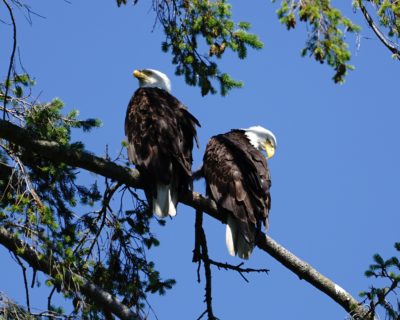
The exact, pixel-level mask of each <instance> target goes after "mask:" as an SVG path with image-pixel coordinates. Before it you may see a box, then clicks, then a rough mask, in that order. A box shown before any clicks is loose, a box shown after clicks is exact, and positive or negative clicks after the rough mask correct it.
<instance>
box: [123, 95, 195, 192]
mask: <svg viewBox="0 0 400 320" xmlns="http://www.w3.org/2000/svg"><path fill="white" fill-rule="evenodd" d="M196 125H197V126H200V124H199V122H198V120H197V119H196V118H195V117H194V116H193V115H191V114H190V113H189V112H188V111H187V110H186V107H185V106H184V105H183V104H182V103H181V102H180V101H179V100H178V99H176V98H175V97H174V96H172V95H171V94H170V93H168V92H167V91H165V90H163V89H159V88H139V89H138V90H136V92H135V93H134V94H133V96H132V98H131V100H130V102H129V104H128V109H127V112H126V118H125V134H126V136H127V138H128V143H129V146H128V154H129V159H130V160H131V161H132V162H133V163H135V165H136V166H137V167H138V169H139V170H140V171H141V173H142V174H144V175H145V176H144V180H145V183H146V184H147V188H154V187H155V186H154V183H155V181H159V182H161V183H163V184H166V185H168V184H170V183H171V180H172V178H173V177H172V174H173V172H174V174H177V175H178V178H179V180H180V181H179V187H180V188H188V186H189V185H190V183H191V174H192V173H191V167H192V149H193V140H195V141H196V142H197V135H196ZM176 171H177V173H176ZM174 179H175V178H174Z"/></svg>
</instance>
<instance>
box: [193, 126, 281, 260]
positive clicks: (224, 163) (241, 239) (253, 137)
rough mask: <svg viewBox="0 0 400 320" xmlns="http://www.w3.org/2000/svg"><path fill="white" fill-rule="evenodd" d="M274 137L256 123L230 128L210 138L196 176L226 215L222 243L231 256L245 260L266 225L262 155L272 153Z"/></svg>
mask: <svg viewBox="0 0 400 320" xmlns="http://www.w3.org/2000/svg"><path fill="white" fill-rule="evenodd" d="M275 148H276V138H275V136H274V134H273V133H272V132H271V131H269V130H267V129H265V128H263V127H260V126H254V127H250V128H248V129H234V130H231V131H230V132H227V133H224V134H219V135H216V136H214V137H212V138H211V139H210V140H209V142H208V144H207V147H206V151H205V154H204V158H203V166H202V168H201V169H200V170H199V171H200V172H199V173H197V178H198V177H199V176H203V177H204V178H205V180H206V189H207V195H208V196H209V197H211V198H212V199H213V200H214V201H215V202H216V203H217V208H218V211H219V212H224V213H226V214H227V225H226V246H227V248H228V251H229V253H230V254H231V255H232V256H235V255H238V256H239V257H240V258H242V259H248V258H249V256H250V254H251V252H252V251H253V248H254V245H255V234H256V230H261V223H262V224H263V225H264V226H265V228H266V229H267V228H268V215H269V210H270V208H271V197H270V193H269V189H270V187H271V179H270V173H269V170H268V165H267V161H266V158H265V156H264V155H263V154H262V153H261V151H262V150H265V152H266V154H267V158H270V157H272V156H273V155H274V153H275Z"/></svg>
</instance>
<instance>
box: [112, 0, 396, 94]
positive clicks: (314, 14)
mask: <svg viewBox="0 0 400 320" xmlns="http://www.w3.org/2000/svg"><path fill="white" fill-rule="evenodd" d="M137 2H138V0H133V1H128V0H117V4H118V6H121V5H126V4H128V3H133V4H136V3H137ZM272 2H278V1H277V0H272ZM279 3H280V7H279V9H278V10H277V16H278V18H279V20H280V21H281V23H282V24H283V25H285V26H286V28H287V29H288V30H290V29H294V28H295V27H296V26H297V24H298V21H300V22H304V23H305V24H306V25H307V28H308V30H309V31H308V33H307V38H306V41H305V46H304V48H303V49H302V50H301V55H302V56H311V57H314V59H315V60H316V61H318V62H320V63H321V64H322V63H327V64H328V65H329V66H330V67H332V68H333V70H334V75H333V77H332V79H333V81H334V82H335V83H343V82H344V80H345V76H346V74H347V71H349V70H353V69H354V66H353V65H351V64H350V59H351V52H350V49H349V42H348V41H351V40H348V39H347V38H346V36H347V35H348V34H350V33H359V32H361V28H360V26H358V25H357V24H355V23H353V22H352V21H351V20H350V19H349V18H348V17H345V16H344V15H343V14H342V13H341V11H340V10H339V9H338V8H336V7H335V6H334V5H333V4H332V3H331V1H330V0H281V1H279ZM363 3H370V4H371V5H372V6H373V10H374V12H375V13H376V16H377V19H378V20H379V23H380V25H381V26H382V27H383V28H384V30H386V31H387V36H388V37H389V38H391V39H393V40H394V41H395V43H393V47H394V48H395V49H391V51H392V52H393V51H394V52H395V53H394V54H393V57H395V58H396V57H397V58H398V57H399V54H398V52H399V50H398V49H399V46H398V40H399V30H400V3H399V1H396V0H371V1H367V0H354V1H353V7H354V8H355V10H357V9H359V7H360V4H363ZM251 5H254V4H251ZM348 5H349V6H350V5H351V3H349V4H348ZM233 9H234V8H232V6H231V4H229V2H228V1H227V0H218V1H209V0H192V1H190V0H172V1H167V0H153V10H154V12H155V13H156V15H157V18H158V21H159V23H160V24H161V25H162V26H163V28H164V33H165V41H164V42H163V43H162V50H163V51H165V52H170V53H171V54H172V62H173V63H174V64H175V65H176V74H177V75H182V76H184V77H185V80H186V83H188V84H189V85H192V86H199V87H200V89H201V93H202V94H203V95H206V94H208V93H212V94H214V93H216V92H217V88H216V86H215V82H217V83H218V84H219V87H220V93H221V94H222V95H226V94H227V93H228V92H229V90H231V89H233V88H240V87H242V86H243V83H242V82H240V81H237V80H234V79H232V77H231V76H230V75H229V73H227V72H223V71H221V70H220V69H219V66H218V62H219V59H221V58H222V57H223V55H224V53H225V52H226V51H227V49H230V50H231V51H233V52H235V53H236V54H237V57H238V58H239V59H244V58H246V55H247V51H248V48H252V49H261V48H262V46H263V45H262V43H261V41H260V40H259V38H258V36H257V35H255V34H253V33H250V32H249V29H250V27H251V25H250V23H248V22H235V21H233V20H232V10H233ZM350 39H352V38H350Z"/></svg>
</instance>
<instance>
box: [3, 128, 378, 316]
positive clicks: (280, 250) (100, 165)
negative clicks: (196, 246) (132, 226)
mask: <svg viewBox="0 0 400 320" xmlns="http://www.w3.org/2000/svg"><path fill="white" fill-rule="evenodd" d="M0 138H3V139H6V140H8V141H9V142H12V143H14V144H17V145H19V146H21V147H24V148H27V149H28V150H30V151H32V152H36V153H38V154H40V155H41V156H42V157H45V158H47V159H49V160H51V161H53V162H63V163H66V164H68V165H71V166H75V167H79V168H83V169H86V170H89V171H91V172H94V173H97V174H100V175H102V176H104V177H108V178H110V179H113V180H117V181H119V182H122V183H124V184H126V185H128V186H130V187H133V188H140V186H141V183H140V174H139V172H138V171H137V170H134V169H129V168H126V167H123V166H119V165H117V164H115V163H114V162H111V161H108V160H105V159H103V158H99V157H97V156H94V155H92V154H90V153H88V152H86V151H77V150H74V149H73V148H72V147H70V146H61V145H59V144H57V143H55V142H51V141H45V140H35V139H32V138H31V137H30V135H29V132H28V131H27V130H25V129H22V128H20V127H18V126H16V125H13V124H11V123H10V122H8V121H3V120H0ZM179 201H180V202H182V203H183V204H186V205H188V206H190V207H192V208H194V209H196V210H200V211H203V212H204V213H207V214H208V215H209V216H211V217H213V218H215V219H217V220H219V221H220V222H222V223H226V215H224V214H222V213H218V212H217V206H216V204H215V202H214V201H212V200H209V199H206V198H205V197H203V196H202V195H201V194H199V193H197V192H190V191H187V192H185V193H183V194H181V195H180V197H179ZM256 241H257V247H258V248H259V249H261V250H263V251H265V252H267V253H268V254H270V255H271V256H272V257H274V258H275V259H276V260H278V261H279V262H280V263H282V264H283V265H284V266H285V267H287V268H288V269H290V270H291V271H292V272H294V273H295V274H297V275H298V276H299V278H300V279H303V280H305V281H307V282H308V283H310V284H311V285H313V286H314V287H316V288H317V289H319V290H320V291H322V292H323V293H325V294H326V295H328V296H329V297H331V298H332V299H333V300H334V301H336V302H337V303H338V304H339V305H341V306H342V307H343V308H344V309H345V310H346V311H347V312H348V313H349V314H351V315H352V316H353V318H354V319H355V320H367V319H370V317H369V316H368V315H367V314H368V310H366V309H364V308H363V307H362V306H360V305H359V303H358V301H357V300H356V299H355V298H354V297H352V296H351V295H350V294H349V293H348V292H346V291H345V290H344V289H342V288H341V287H340V286H338V285H337V284H336V283H334V282H333V281H332V280H330V279H328V278H327V277H325V276H324V275H322V274H321V273H319V272H318V271H317V270H316V269H314V268H313V267H312V266H311V265H309V264H308V263H306V262H304V261H302V260H301V259H299V258H298V257H296V256H295V255H294V254H292V253H291V252H290V251H288V250H287V249H285V248H284V247H282V246H281V245H280V244H278V243H277V242H276V241H274V240H273V239H271V238H270V237H269V236H267V235H265V234H263V233H261V232H260V233H259V234H258V235H257V239H256Z"/></svg>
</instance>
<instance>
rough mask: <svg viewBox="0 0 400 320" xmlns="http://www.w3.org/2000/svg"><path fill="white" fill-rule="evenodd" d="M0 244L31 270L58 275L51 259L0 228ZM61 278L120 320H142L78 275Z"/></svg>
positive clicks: (70, 273)
mask: <svg viewBox="0 0 400 320" xmlns="http://www.w3.org/2000/svg"><path fill="white" fill-rule="evenodd" d="M0 243H1V244H2V245H3V246H5V247H6V248H7V249H8V250H10V251H12V252H13V253H15V254H16V255H18V256H19V257H21V258H22V259H24V260H25V261H26V262H27V263H28V264H29V265H30V266H31V267H32V268H34V269H37V270H40V271H42V272H44V273H46V274H48V275H49V276H51V277H55V276H56V275H58V274H59V270H60V269H61V267H60V266H59V265H57V264H56V263H54V260H53V259H52V262H50V261H49V260H47V259H46V257H44V256H43V255H40V254H39V253H38V252H37V251H36V250H35V249H34V248H32V247H31V246H29V245H28V244H27V243H25V242H24V241H22V240H21V239H19V238H17V237H16V236H15V235H12V234H11V233H10V232H8V231H7V230H6V229H5V228H3V227H0ZM63 277H64V280H63V282H64V283H73V282H77V281H78V282H79V283H81V284H80V287H79V290H80V292H82V293H83V294H84V295H85V296H86V297H88V298H90V299H92V300H93V301H95V302H96V303H97V304H98V305H99V306H102V307H103V308H105V309H107V310H109V311H110V312H112V313H113V314H115V315H116V316H117V317H119V318H120V319H122V320H141V319H142V318H141V317H140V316H139V315H138V314H136V313H135V312H133V311H132V310H130V309H129V308H128V307H127V306H125V305H124V304H122V303H121V302H120V301H119V300H118V299H117V298H116V297H114V296H112V295H111V294H109V293H108V292H106V291H104V290H103V289H101V288H99V287H98V286H96V285H95V284H93V283H91V282H88V281H86V280H85V279H84V278H83V277H81V276H80V275H78V274H74V273H72V272H70V271H66V272H65V273H64V274H63Z"/></svg>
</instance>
